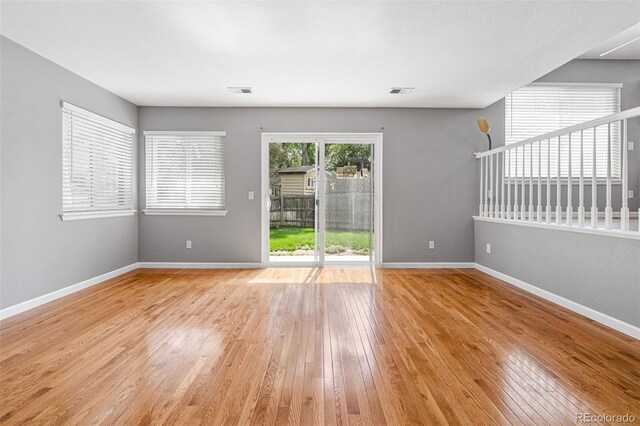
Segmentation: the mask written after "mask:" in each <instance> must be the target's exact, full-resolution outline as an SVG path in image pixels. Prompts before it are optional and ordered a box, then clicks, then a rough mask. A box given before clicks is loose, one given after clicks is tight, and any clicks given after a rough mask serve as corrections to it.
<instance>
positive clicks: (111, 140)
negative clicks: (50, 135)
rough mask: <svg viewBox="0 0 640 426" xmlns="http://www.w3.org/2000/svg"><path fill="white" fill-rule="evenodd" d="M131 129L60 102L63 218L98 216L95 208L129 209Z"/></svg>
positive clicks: (132, 133) (109, 210)
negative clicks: (83, 214)
mask: <svg viewBox="0 0 640 426" xmlns="http://www.w3.org/2000/svg"><path fill="white" fill-rule="evenodd" d="M134 134H135V130H134V129H132V128H130V127H127V126H125V125H122V124H120V123H118V122H115V121H113V120H109V119H107V118H105V117H102V116H100V115H97V114H94V113H92V112H89V111H86V110H83V109H81V108H78V107H76V106H74V105H71V104H68V103H66V102H62V193H63V197H62V200H63V202H62V204H63V208H62V211H63V214H62V218H63V220H68V219H69V218H73V217H77V218H88V217H99V215H95V214H96V213H99V212H111V213H114V212H117V211H120V212H122V211H128V212H129V213H130V214H133V210H132V209H133V205H134V202H133V148H134V143H133V135H134ZM81 212H85V213H87V215H86V216H84V217H81V216H82V215H79V214H78V213H81ZM91 214H94V216H91ZM104 216H108V215H107V214H105V215H104Z"/></svg>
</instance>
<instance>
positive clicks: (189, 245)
mask: <svg viewBox="0 0 640 426" xmlns="http://www.w3.org/2000/svg"><path fill="white" fill-rule="evenodd" d="M186 246H187V248H188V249H190V248H191V240H187V243H186Z"/></svg>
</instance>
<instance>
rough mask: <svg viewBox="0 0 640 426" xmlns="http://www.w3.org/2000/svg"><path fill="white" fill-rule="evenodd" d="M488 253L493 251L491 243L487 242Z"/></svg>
mask: <svg viewBox="0 0 640 426" xmlns="http://www.w3.org/2000/svg"><path fill="white" fill-rule="evenodd" d="M487 253H491V244H489V243H487Z"/></svg>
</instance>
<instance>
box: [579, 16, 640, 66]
mask: <svg viewBox="0 0 640 426" xmlns="http://www.w3.org/2000/svg"><path fill="white" fill-rule="evenodd" d="M638 19H640V18H638ZM627 43H628V44H627ZM620 46H622V47H620ZM617 47H619V48H618V49H616V48H617ZM612 49H615V50H614V51H613V52H611V53H607V54H606V55H604V56H600V55H601V54H603V53H606V52H609V51H610V50H612ZM580 58H582V59H640V23H638V24H637V25H634V26H633V27H631V28H629V29H627V30H625V31H623V32H621V33H619V34H617V35H615V36H613V37H611V38H610V39H609V40H607V41H605V42H604V43H602V44H601V45H599V46H598V47H596V48H594V49H591V50H589V51H588V52H587V53H585V54H584V55H581V56H580Z"/></svg>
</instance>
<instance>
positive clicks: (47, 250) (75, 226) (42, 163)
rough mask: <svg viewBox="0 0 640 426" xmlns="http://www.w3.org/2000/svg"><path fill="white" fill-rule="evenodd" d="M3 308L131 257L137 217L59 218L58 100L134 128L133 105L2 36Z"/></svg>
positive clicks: (134, 251) (127, 261)
mask: <svg viewBox="0 0 640 426" xmlns="http://www.w3.org/2000/svg"><path fill="white" fill-rule="evenodd" d="M0 55H1V58H2V63H1V69H0V72H1V82H0V88H1V91H2V97H1V102H2V105H1V110H2V111H1V114H0V115H1V120H0V121H1V130H0V138H1V141H2V147H1V150H2V153H1V180H2V182H1V191H2V217H1V220H0V239H1V242H0V243H1V246H2V251H1V253H0V261H1V263H0V264H1V272H2V275H1V285H0V307H2V308H5V307H8V306H12V305H15V304H17V303H20V302H23V301H26V300H29V299H32V298H34V297H37V296H41V295H44V294H47V293H49V292H52V291H55V290H59V289H61V288H64V287H67V286H69V285H72V284H76V283H78V282H81V281H83V280H86V279H88V278H93V277H95V276H97V275H100V274H103V273H105V272H109V271H112V270H114V269H117V268H120V267H122V266H126V265H129V264H131V263H134V262H136V261H137V259H138V253H137V250H138V218H137V217H135V216H132V217H119V218H109V219H93V220H83V221H74V222H62V221H61V220H60V217H59V216H58V215H59V214H60V213H61V211H62V142H61V134H62V125H61V122H62V118H61V112H60V100H65V101H68V102H71V103H73V104H75V105H78V106H80V107H83V108H86V109H88V110H90V111H93V112H96V113H98V114H101V115H104V116H106V117H108V118H111V119H113V120H116V121H119V122H121V123H124V124H126V125H129V126H132V127H137V119H138V115H137V107H136V106H135V105H133V104H131V103H129V102H127V101H125V100H123V99H121V98H119V97H118V96H115V95H113V94H112V93H110V92H108V91H106V90H104V89H102V88H100V87H98V86H96V85H95V84H93V83H91V82H89V81H87V80H85V79H83V78H81V77H79V76H77V75H76V74H73V73H71V72H70V71H68V70H66V69H64V68H62V67H60V66H58V65H56V64H54V63H52V62H50V61H48V60H47V59H45V58H43V57H41V56H39V55H37V54H35V53H33V52H32V51H30V50H28V49H25V48H24V47H22V46H20V45H18V44H16V43H14V42H12V41H10V40H8V39H6V38H4V37H0Z"/></svg>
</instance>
